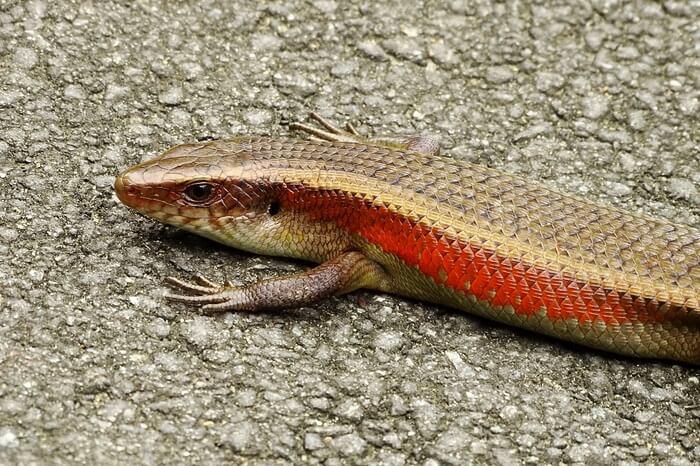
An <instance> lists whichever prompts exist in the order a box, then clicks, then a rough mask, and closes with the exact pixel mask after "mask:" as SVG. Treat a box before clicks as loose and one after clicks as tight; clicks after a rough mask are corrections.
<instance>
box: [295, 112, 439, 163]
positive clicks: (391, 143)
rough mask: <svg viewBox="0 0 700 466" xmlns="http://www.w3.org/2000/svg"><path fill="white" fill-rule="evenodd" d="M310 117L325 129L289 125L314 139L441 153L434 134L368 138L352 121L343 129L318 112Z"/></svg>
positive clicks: (300, 124)
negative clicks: (362, 134) (359, 131)
mask: <svg viewBox="0 0 700 466" xmlns="http://www.w3.org/2000/svg"><path fill="white" fill-rule="evenodd" d="M309 118H311V119H312V120H314V121H316V122H317V123H318V124H319V125H321V126H322V127H323V128H324V129H322V128H317V127H315V126H310V125H307V124H305V123H299V122H295V123H292V124H290V125H289V127H290V128H291V129H293V130H297V131H302V132H304V133H307V134H310V135H311V139H314V140H320V141H336V142H357V143H361V144H369V145H373V146H381V147H386V148H387V149H399V150H405V151H413V152H420V153H421V154H427V155H440V143H439V141H438V140H437V139H436V138H435V137H433V136H424V135H403V136H382V137H374V138H366V137H364V136H361V135H360V134H359V133H358V132H357V130H356V129H355V128H354V127H353V126H352V125H351V124H350V123H347V124H346V125H345V130H342V129H340V128H337V127H335V126H334V125H333V124H331V123H330V122H329V121H328V120H326V119H325V118H323V117H322V116H321V115H319V114H318V113H316V112H311V113H309Z"/></svg>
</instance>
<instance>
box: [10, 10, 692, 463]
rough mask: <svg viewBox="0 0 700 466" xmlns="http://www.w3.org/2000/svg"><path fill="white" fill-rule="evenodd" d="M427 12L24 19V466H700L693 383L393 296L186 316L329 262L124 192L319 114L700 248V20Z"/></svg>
mask: <svg viewBox="0 0 700 466" xmlns="http://www.w3.org/2000/svg"><path fill="white" fill-rule="evenodd" d="M380 3H381V4H380ZM443 3H444V4H443ZM415 5H416V6H415V7H407V6H405V5H404V3H403V2H398V1H392V2H371V1H365V2H363V1H351V2H341V1H332V0H321V1H288V2H279V3H274V4H270V5H269V6H260V5H258V3H257V2H226V1H213V0H211V1H203V2H166V1H162V2H157V1H146V0H143V1H134V2H126V1H100V2H87V1H86V2H80V1H76V2H72V1H67V0H62V1H41V0H36V1H8V0H0V205H1V208H0V257H2V259H1V260H0V282H1V287H0V308H1V310H0V371H1V372H0V373H1V374H2V376H1V378H0V463H2V464H118V463H121V464H125V463H134V464H209V463H220V462H224V461H229V462H234V463H237V462H241V463H245V464H251V465H263V464H300V463H308V464H319V463H324V464H326V465H338V464H388V465H402V464H420V465H426V466H433V465H438V464H468V463H496V464H503V465H510V464H523V463H528V464H547V463H548V464H560V463H561V464H603V463H605V464H608V463H617V464H626V465H631V464H640V463H647V462H648V463H653V464H674V465H685V464H688V465H689V464H697V463H698V462H700V442H699V440H700V401H699V400H700V380H699V377H700V373H699V372H698V370H697V369H696V368H693V367H689V366H682V365H676V364H672V363H661V362H644V361H636V360H630V359H624V358H619V357H615V356H610V355H607V354H603V353H599V352H595V351H592V350H586V349H583V348H580V347H576V346H573V345H567V344H562V343H559V342H557V341H554V340H551V339H546V338H542V337H539V336H536V335H532V334H527V333H525V332H522V331H517V330H512V329H509V328H506V327H503V326H499V325H494V324H491V323H488V322H484V321H481V320H478V319H474V318H471V317H469V316H467V315H463V314H460V313H457V312H452V311H449V310H446V309H441V308H439V307H436V306H431V305H426V304H420V303H416V302H411V301H408V300H404V299H400V298H395V297H390V296H384V295H378V294H375V293H369V292H366V293H356V294H353V295H351V296H349V297H343V298H339V299H333V300H330V301H328V302H325V303H323V304H321V305H318V306H314V307H310V308H304V309H298V310H293V311H289V312H286V313H277V314H273V313H262V314H257V315H251V314H236V315H234V314H228V315H223V316H218V317H216V316H214V317H212V316H203V315H199V314H198V313H197V312H196V311H194V310H191V309H185V308H182V307H180V306H177V305H172V304H169V303H166V302H164V301H163V299H162V298H161V297H160V293H161V292H162V280H163V278H164V277H166V276H167V275H170V274H174V275H178V276H183V277H186V276H187V275H189V274H191V273H193V272H195V271H199V272H205V273H206V274H207V275H208V276H210V277H212V278H215V279H222V278H223V277H225V276H227V277H230V278H233V279H236V280H240V281H248V280H253V279H256V278H261V277H269V276H275V275H279V274H281V273H288V272H289V271H291V270H297V269H301V268H303V267H305V266H306V265H304V264H298V263H294V262H290V261H284V260H279V259H274V258H262V257H255V256H251V255H247V254H244V253H240V252H237V251H233V250H227V249H225V248H223V247H221V246H219V245H216V244H214V243H211V242H208V241H205V240H202V239H200V238H197V237H194V236H191V235H188V234H185V233H182V232H178V231H175V230H173V229H171V228H166V227H163V226H160V225H157V224H155V223H154V222H153V221H150V220H147V219H144V218H141V217H139V216H138V215H137V214H135V213H134V212H132V211H129V210H128V209H126V208H125V207H123V206H122V205H120V204H119V203H118V201H117V200H116V198H115V196H114V194H113V190H112V182H113V178H114V176H115V174H116V173H117V172H118V171H120V170H122V169H124V168H126V167H128V166H130V165H132V164H133V163H135V162H137V161H139V160H141V159H145V158H148V157H151V156H153V155H155V154H157V153H158V152H159V151H161V150H163V149H165V148H167V147H168V146H170V145H173V144H175V143H179V142H184V141H191V140H193V139H196V138H201V137H223V136H227V135H232V134H236V133H259V134H285V133H286V129H285V127H284V124H285V123H287V122H289V121H291V120H296V119H299V118H303V117H304V115H305V113H306V112H307V111H308V110H310V109H316V110H318V111H320V112H321V113H323V114H324V115H326V116H328V117H330V118H332V119H334V120H335V121H339V122H343V121H344V120H346V119H351V120H352V121H354V122H356V123H358V126H359V127H360V128H361V130H362V131H364V132H366V133H376V134H390V133H397V132H405V131H409V132H427V133H433V134H436V135H438V136H440V137H441V139H442V140H443V141H444V146H445V151H444V152H445V153H446V154H448V155H450V156H453V157H458V158H462V159H466V160H470V161H475V162H478V163H482V164H486V165H489V166H492V167H497V168H500V169H503V170H505V171H508V172H511V173H517V174H521V175H524V176H527V177H529V178H532V179H537V180H542V181H544V182H547V183H549V184H551V185H552V186H555V187H557V188H560V189H564V190H567V191H571V192H574V193H576V194H578V195H582V196H585V197H587V198H590V199H594V200H600V201H604V202H609V203H611V204H614V205H616V206H621V207H624V208H627V209H630V210H634V211H639V212H644V213H649V214H654V215H659V216H664V217H668V218H672V219H674V220H676V221H679V222H685V223H689V224H692V225H695V226H700V120H699V119H698V115H699V114H700V100H699V99H700V91H699V89H700V49H699V48H698V43H700V3H698V2H697V1H689V2H681V1H667V2H651V1H635V2H622V1H616V0H596V1H592V2H586V1H573V0H572V1H570V2H537V1H534V0H525V1H522V2H487V1H476V2H461V1H452V2H416V3H415Z"/></svg>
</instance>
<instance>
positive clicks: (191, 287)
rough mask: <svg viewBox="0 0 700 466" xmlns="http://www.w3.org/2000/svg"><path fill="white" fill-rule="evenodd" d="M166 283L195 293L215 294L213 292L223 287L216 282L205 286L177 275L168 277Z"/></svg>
mask: <svg viewBox="0 0 700 466" xmlns="http://www.w3.org/2000/svg"><path fill="white" fill-rule="evenodd" d="M195 280H196V279H195ZM165 283H167V284H168V285H170V286H171V287H173V288H176V289H179V290H182V291H187V292H190V293H194V294H213V293H217V292H218V291H220V288H221V287H219V286H217V285H216V284H214V283H212V284H211V286H209V285H206V286H204V285H201V284H200V285H198V284H195V283H190V282H186V281H184V280H180V279H179V278H175V277H168V278H166V279H165ZM200 283H201V282H200Z"/></svg>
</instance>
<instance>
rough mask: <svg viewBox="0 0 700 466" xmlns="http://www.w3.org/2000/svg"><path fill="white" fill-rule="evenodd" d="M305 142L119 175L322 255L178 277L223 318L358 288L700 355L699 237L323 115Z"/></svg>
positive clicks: (540, 327) (569, 335) (193, 297)
mask: <svg viewBox="0 0 700 466" xmlns="http://www.w3.org/2000/svg"><path fill="white" fill-rule="evenodd" d="M312 117H313V118H314V119H315V120H316V122H318V123H319V124H320V127H314V126H309V125H305V124H301V123H295V124H293V125H292V127H293V128H295V129H298V130H301V131H304V132H307V133H310V134H311V138H310V139H306V140H300V139H284V138H269V137H257V136H239V137H234V138H231V139H226V140H214V141H208V142H200V143H193V144H183V145H178V146H175V147H173V148H171V149H170V150H168V151H166V152H165V153H163V154H162V155H160V156H158V157H156V158H154V159H152V160H149V161H146V162H143V163H141V164H138V165H136V166H134V167H132V168H130V169H128V170H126V171H125V172H123V173H121V174H120V175H119V176H118V177H117V179H116V182H115V189H116V192H117V196H118V197H119V199H120V200H121V201H122V202H123V203H124V204H126V205H127V206H129V207H131V208H133V209H135V210H137V211H139V212H141V213H142V214H145V215H147V216H149V217H152V218H155V219H157V220H159V221H161V222H163V223H166V224H170V225H174V226H176V227H179V228H182V229H185V230H187V231H190V232H193V233H197V234H199V235H202V236H205V237H207V238H210V239H213V240H215V241H218V242H220V243H223V244H226V245H229V246H233V247H235V248H238V249H242V250H245V251H249V252H253V253H259V254H266V255H274V256H285V257H291V258H298V259H303V260H307V261H313V262H317V263H320V265H319V266H317V267H315V268H313V269H310V270H309V271H307V272H304V273H298V274H294V275H290V276H283V277H278V278H273V279H270V280H263V281H260V282H257V283H252V284H250V285H247V286H241V287H237V286H234V285H233V284H231V283H230V282H225V283H223V284H221V285H219V284H216V283H214V282H212V281H210V280H208V279H206V278H204V277H203V276H196V277H195V278H194V281H193V282H186V281H183V280H180V279H177V278H169V279H168V282H169V283H170V284H171V285H172V286H173V287H175V288H176V289H179V290H180V293H181V294H170V295H167V296H168V298H169V299H171V300H173V301H179V302H184V303H188V304H191V305H199V306H203V308H204V309H205V310H212V311H238V310H245V311H256V310H262V309H267V310H273V309H284V308H290V307H297V306H302V305H308V304H311V303H314V302H317V301H319V300H322V299H324V298H327V297H329V296H334V295H341V294H343V293H348V292H351V291H353V290H356V289H359V288H369V289H375V290H379V291H382V292H388V293H396V294H399V295H403V296H407V297H410V298H415V299H419V300H424V301H429V302H432V303H437V304H442V305H445V306H449V307H452V308H456V309H460V310H463V311H467V312H469V313H472V314H476V315H478V316H481V317H485V318H488V319H492V320H495V321H498V322H503V323H507V324H511V325H515V326H518V327H522V328H525V329H529V330H532V331H535V332H540V333H543V334H547V335H551V336H554V337H557V338H561V339H564V340H568V341H572V342H576V343H580V344H583V345H587V346H590V347H593V348H598V349H602V350H607V351H611V352H614V353H618V354H623V355H629V356H638V357H648V358H660V359H670V360H677V361H685V362H690V363H694V364H700V230H698V229H695V228H692V227H690V226H686V225H681V224H676V223H672V222H669V221H666V220H661V219H656V218H651V217H647V216H642V215H637V214H633V213H629V212H625V211H623V210H619V209H616V208H612V207H609V206H604V205H601V204H597V203H594V202H590V201H587V200H585V199H581V198H578V197H575V196H572V195H569V194H563V193H559V192H557V191H554V190H552V189H550V188H548V187H545V186H543V185H541V184H538V183H535V182H532V181H529V180H526V179H523V178H519V177H515V176H511V175H508V174H504V173H501V172H499V171H496V170H492V169H489V168H486V167H483V166H479V165H473V164H468V163H465V162H461V161H457V160H453V159H450V158H447V157H442V156H440V155H439V146H438V145H437V143H436V142H435V141H434V140H432V139H431V138H425V137H406V138H376V139H366V138H363V137H361V136H359V135H358V133H357V132H356V131H355V130H354V128H353V127H352V126H350V125H348V126H347V129H346V130H345V131H343V130H339V129H337V128H335V127H333V126H332V125H331V124H329V123H328V122H327V121H325V120H324V119H322V118H321V117H319V116H318V115H316V114H312Z"/></svg>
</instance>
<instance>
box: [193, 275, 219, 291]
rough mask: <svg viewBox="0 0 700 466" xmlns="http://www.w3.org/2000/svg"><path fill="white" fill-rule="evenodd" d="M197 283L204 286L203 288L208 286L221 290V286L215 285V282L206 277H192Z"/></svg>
mask: <svg viewBox="0 0 700 466" xmlns="http://www.w3.org/2000/svg"><path fill="white" fill-rule="evenodd" d="M192 278H193V280H194V281H195V283H197V284H199V285H202V286H208V287H209V288H219V285H217V284H216V283H214V282H213V281H211V280H209V279H208V278H207V277H205V276H204V275H200V274H196V275H195V276H194V277H192Z"/></svg>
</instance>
